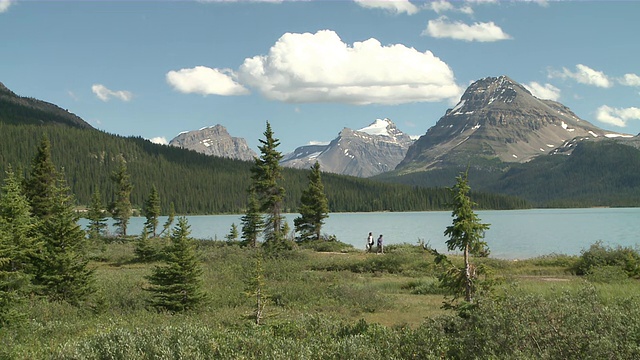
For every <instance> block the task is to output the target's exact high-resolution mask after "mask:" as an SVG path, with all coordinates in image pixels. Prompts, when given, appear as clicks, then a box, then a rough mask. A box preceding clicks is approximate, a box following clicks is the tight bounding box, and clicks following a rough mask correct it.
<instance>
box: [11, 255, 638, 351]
mask: <svg viewBox="0 0 640 360" xmlns="http://www.w3.org/2000/svg"><path fill="white" fill-rule="evenodd" d="M333 247H336V248H339V249H342V250H340V251H330V252H318V251H315V250H313V249H298V250H296V251H294V252H292V253H290V254H288V255H287V256H280V257H277V258H266V259H265V261H264V275H265V280H266V288H265V292H266V294H267V296H268V297H269V301H268V303H267V306H266V308H265V314H266V317H265V319H264V324H265V325H264V326H260V327H257V326H255V325H253V323H252V318H251V314H252V311H253V305H254V302H253V301H254V300H253V299H252V298H251V297H250V296H248V295H247V290H248V289H247V286H248V285H247V284H248V283H249V281H250V276H251V275H250V274H251V273H252V270H253V266H254V260H253V257H252V254H251V252H250V251H248V250H246V249H242V248H239V247H238V246H235V245H228V244H225V243H223V242H209V243H201V246H199V252H200V255H201V258H202V264H203V270H204V274H203V281H204V284H203V287H204V290H205V292H206V293H207V294H208V300H207V303H206V304H205V305H204V306H203V307H202V308H201V309H199V310H197V311H194V312H191V313H186V314H177V315H171V314H167V313H158V312H156V311H154V310H152V309H149V308H148V307H147V300H148V297H149V294H148V293H147V292H146V291H144V288H145V287H146V286H147V285H148V284H147V281H146V280H145V276H146V275H148V274H149V273H150V272H151V269H152V267H153V266H155V265H156V263H137V262H135V261H134V256H133V246H132V244H131V243H119V242H112V243H108V244H105V245H104V246H101V247H99V248H96V250H95V253H96V254H98V255H99V256H97V255H95V256H94V259H97V260H99V261H94V262H92V264H91V265H92V266H93V267H94V268H95V274H96V287H97V292H96V294H95V295H94V296H93V297H92V298H91V299H90V300H89V301H87V303H86V304H84V305H83V306H80V307H73V306H71V305H69V304H66V303H51V302H48V301H46V300H44V299H40V298H36V297H34V298H30V299H28V300H27V301H26V302H24V303H23V304H22V305H20V306H19V308H18V310H19V311H20V312H21V313H23V314H24V316H23V319H22V320H21V321H19V322H16V323H12V324H9V325H8V326H5V327H3V328H0V343H2V344H3V345H4V346H3V347H2V348H1V349H0V359H4V358H7V359H44V358H59V359H70V358H75V359H81V358H106V359H111V358H113V359H116V358H121V359H128V358H145V356H146V358H159V359H163V358H166V359H169V358H193V359H198V358H222V359H227V358H228V359H234V358H273V359H284V358H328V359H350V358H353V359H378V358H379V359H387V358H406V357H412V356H416V357H417V358H430V357H431V356H433V357H434V358H438V356H435V355H434V354H436V352H437V351H438V349H440V347H442V348H443V349H445V350H446V352H447V354H454V355H455V354H458V353H457V352H456V351H462V350H460V349H457V348H455V346H454V345H452V344H454V343H455V342H449V340H447V339H448V336H449V335H447V333H446V332H442V331H443V330H442V329H444V328H450V330H451V331H456V332H458V334H459V335H460V336H462V335H464V332H463V331H466V330H463V329H464V328H463V327H461V328H457V326H458V325H456V324H458V322H459V321H462V320H461V319H460V318H459V317H457V316H456V315H455V314H454V313H453V312H452V311H450V310H443V309H442V307H441V306H442V303H443V300H444V295H443V291H442V289H441V288H439V287H438V281H437V275H438V267H437V266H436V265H435V264H434V263H433V257H432V256H431V255H430V254H428V253H427V252H426V251H424V250H423V249H421V248H420V247H418V246H413V245H406V244H405V245H398V246H393V247H392V246H389V247H388V248H387V253H386V254H384V255H376V254H366V253H364V252H362V251H357V250H353V249H351V250H349V249H344V248H341V247H338V246H336V245H332V248H333ZM320 248H323V247H320ZM452 258H453V261H454V262H459V261H460V259H459V258H456V257H452ZM474 261H476V262H477V263H480V264H483V265H484V266H485V268H487V269H488V271H487V273H488V274H489V275H488V276H489V277H490V278H492V279H494V280H497V285H495V287H494V292H493V293H494V295H495V296H496V297H497V298H501V297H503V298H505V299H509V298H512V297H513V299H514V300H512V302H513V304H512V303H506V304H505V303H504V302H498V305H492V306H506V307H509V306H513V307H514V308H517V307H518V306H524V305H522V304H521V303H518V301H522V303H527V301H533V300H530V298H532V299H537V298H538V297H539V298H540V299H547V300H535V301H533V302H534V303H536V304H542V305H540V306H545V305H544V304H545V301H556V302H557V301H559V300H557V299H559V298H560V299H567V300H566V301H567V302H566V303H565V302H560V303H559V305H558V306H560V307H559V308H560V309H565V308H566V309H570V310H566V311H565V312H563V313H562V314H565V315H562V316H566V313H571V312H572V311H578V310H576V309H574V308H572V307H571V306H572V305H571V303H570V300H569V299H570V298H571V297H572V296H574V297H575V298H576V300H575V302H576V304H580V306H584V305H583V303H581V302H580V298H581V296H582V295H580V294H581V292H583V291H584V290H583V289H585V288H586V287H587V288H590V289H593V294H592V295H591V296H593V297H594V298H596V299H597V302H598V303H601V304H603V306H605V305H606V306H607V308H606V309H618V308H619V307H622V308H624V306H630V305H628V304H637V303H638V302H639V301H638V299H640V287H639V286H638V283H637V280H631V279H629V280H624V281H616V282H613V283H610V282H607V281H598V282H596V281H592V282H590V281H589V280H588V277H586V276H576V275H574V274H573V273H572V272H571V271H570V269H571V268H572V267H573V266H574V265H575V262H576V261H577V258H576V257H568V256H563V255H551V256H547V257H541V258H535V259H528V260H520V261H507V260H497V259H492V258H484V259H474ZM605 275H607V276H608V277H607V276H600V277H599V278H600V279H604V280H607V279H611V278H612V277H611V276H610V275H609V273H608V272H607V273H605ZM565 294H569V295H566V296H565ZM518 299H521V300H518ZM492 301H493V300H492ZM489 303H491V304H493V302H489ZM510 304H511V305H510ZM625 304H627V305H625ZM563 306H564V307H563ZM594 306H596V305H594ZM525 308H526V307H525ZM492 309H493V308H488V310H486V311H487V313H491V311H494V310H492ZM625 309H626V308H625ZM543 310H544V311H549V314H550V315H549V314H547V313H544V312H543V314H547V315H544V316H556V315H553V314H555V313H554V312H553V309H546V310H545V309H542V310H540V311H543ZM585 310H588V309H585ZM495 311H497V310H495ZM563 311H564V310H563ZM589 311H590V310H589ZM589 311H587V313H589ZM602 311H605V310H602ZM606 311H609V310H606ZM625 311H627V310H625ZM636 313H637V312H632V313H631V315H630V316H635V314H636ZM493 316H494V318H495V315H493ZM531 316H534V315H531ZM536 316H537V315H536ZM558 316H559V315H558ZM607 316H609V318H610V319H618V318H617V317H616V316H618V313H617V312H616V313H613V314H609V315H607ZM609 318H607V319H609ZM447 319H448V320H447ZM496 319H497V318H496ZM571 319H573V318H571ZM627 320H628V321H630V323H631V324H632V325H633V326H636V324H640V315H639V316H638V319H635V318H633V319H631V320H629V319H627ZM496 321H497V320H496ZM505 321H507V320H505ZM510 321H514V320H513V319H512V320H510ZM515 321H517V320H515ZM575 321H577V320H575ZM616 321H617V320H616ZM447 324H448V325H447ZM483 326H487V325H483ZM581 326H583V325H581ZM616 326H619V324H616ZM438 329H440V330H438ZM638 329H639V330H640V325H638ZM523 331H524V330H523ZM380 337H384V339H385V340H384V341H386V342H387V343H388V348H386V347H385V346H384V344H379V343H378V342H379V341H380ZM426 337H429V340H428V341H429V342H430V343H429V344H428V346H429V349H430V350H429V351H432V352H430V353H429V354H431V355H429V354H426V353H424V354H422V355H416V354H421V352H422V351H426V350H423V349H422V347H420V346H418V345H419V344H422V343H423V342H425V341H427V340H426ZM431 337H434V338H431ZM332 339H333V340H332ZM504 341H507V340H504ZM509 341H515V340H513V339H509ZM407 342H409V343H407ZM425 346H427V345H425ZM496 346H498V345H496ZM611 346H613V345H611ZM616 346H619V344H617V345H616ZM525 348H526V346H525ZM445 350H442V351H445ZM534 350H535V349H534ZM632 350H633V349H630V350H629V351H632ZM629 353H630V352H626V353H625V354H629ZM143 354H144V355H143ZM454 355H451V357H453V358H455V357H456V356H454ZM538 355H539V354H538ZM514 356H515V355H514Z"/></svg>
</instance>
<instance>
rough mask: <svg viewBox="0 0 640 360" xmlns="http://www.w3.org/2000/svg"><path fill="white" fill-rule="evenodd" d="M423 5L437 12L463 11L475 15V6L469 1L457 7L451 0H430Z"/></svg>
mask: <svg viewBox="0 0 640 360" xmlns="http://www.w3.org/2000/svg"><path fill="white" fill-rule="evenodd" d="M423 7H424V8H425V9H428V10H432V11H434V12H435V13H437V14H442V13H445V12H447V11H450V12H461V13H463V14H467V15H473V8H472V7H471V5H470V4H469V3H467V4H465V5H462V6H460V7H459V8H457V7H455V6H454V5H453V4H452V3H451V2H450V1H447V0H438V1H428V2H426V3H425V5H424V6H423Z"/></svg>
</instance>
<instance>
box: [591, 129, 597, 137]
mask: <svg viewBox="0 0 640 360" xmlns="http://www.w3.org/2000/svg"><path fill="white" fill-rule="evenodd" d="M589 134H591V135H592V136H593V137H598V134H596V133H594V132H593V131H591V130H589Z"/></svg>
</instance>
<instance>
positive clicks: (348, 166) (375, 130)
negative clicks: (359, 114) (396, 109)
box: [281, 118, 413, 177]
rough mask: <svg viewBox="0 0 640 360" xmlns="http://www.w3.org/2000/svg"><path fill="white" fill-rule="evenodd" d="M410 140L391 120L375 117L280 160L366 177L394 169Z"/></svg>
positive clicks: (300, 165) (291, 165) (285, 162)
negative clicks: (325, 142) (321, 143)
mask: <svg viewBox="0 0 640 360" xmlns="http://www.w3.org/2000/svg"><path fill="white" fill-rule="evenodd" d="M411 143H413V140H412V139H411V137H410V136H409V135H407V134H405V133H403V132H402V131H400V130H399V129H398V128H397V127H396V125H395V124H394V123H393V121H391V120H390V119H386V118H385V119H376V120H375V121H374V122H373V123H371V124H369V125H368V126H366V127H364V128H361V129H359V130H353V129H349V128H344V129H342V131H340V133H339V134H338V137H336V138H335V139H334V140H333V141H331V143H329V144H328V145H307V146H301V147H299V148H297V149H296V150H295V151H293V152H292V153H290V154H287V155H285V156H284V158H283V159H282V162H281V163H282V165H284V166H287V167H294V168H301V169H308V168H309V167H310V166H311V165H313V163H315V162H316V161H318V163H319V164H320V166H321V168H322V170H323V171H327V172H332V173H337V174H343V175H352V176H360V177H369V176H373V175H377V174H379V173H382V172H386V171H389V170H392V169H393V168H395V166H396V165H397V164H398V163H399V162H400V161H401V160H402V159H403V158H404V156H405V154H406V152H407V149H408V148H409V145H411Z"/></svg>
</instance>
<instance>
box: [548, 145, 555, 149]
mask: <svg viewBox="0 0 640 360" xmlns="http://www.w3.org/2000/svg"><path fill="white" fill-rule="evenodd" d="M547 147H548V148H553V147H555V145H551V144H547Z"/></svg>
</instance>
